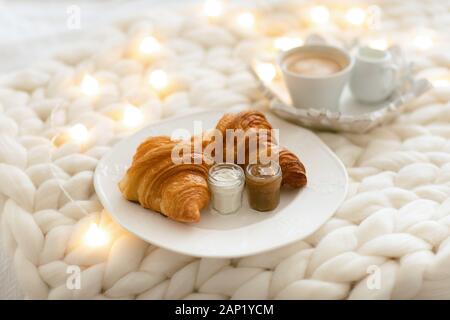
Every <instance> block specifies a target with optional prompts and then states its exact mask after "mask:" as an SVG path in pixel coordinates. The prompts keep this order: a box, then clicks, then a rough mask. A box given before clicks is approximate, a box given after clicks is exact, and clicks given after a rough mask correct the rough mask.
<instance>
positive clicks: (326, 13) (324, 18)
mask: <svg viewBox="0 0 450 320" xmlns="http://www.w3.org/2000/svg"><path fill="white" fill-rule="evenodd" d="M309 16H310V18H311V21H312V22H313V23H315V24H318V25H323V24H327V23H328V21H330V10H328V8H327V7H325V6H315V7H312V8H311V10H310V11H309Z"/></svg>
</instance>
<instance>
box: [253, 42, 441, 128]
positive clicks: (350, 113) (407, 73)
mask: <svg viewBox="0 0 450 320" xmlns="http://www.w3.org/2000/svg"><path fill="white" fill-rule="evenodd" d="M392 51H393V53H394V54H397V55H399V54H398V53H395V51H396V48H393V49H392ZM255 65H257V62H255V63H254V64H253V65H252V67H253V68H251V71H252V72H253V74H254V75H255V77H256V78H257V79H258V80H259V83H260V87H261V89H262V91H263V92H264V94H265V95H266V97H267V98H268V99H269V100H270V108H271V110H272V111H273V112H274V113H275V114H277V115H278V116H280V117H282V118H284V119H286V120H288V121H290V122H294V123H297V124H300V125H302V126H305V127H309V128H313V129H322V130H332V131H345V132H356V133H363V132H367V131H369V130H371V129H373V128H375V127H376V126H379V125H381V124H383V123H387V122H389V121H391V120H392V119H394V118H395V117H396V116H397V115H399V114H400V113H401V112H402V109H403V107H404V106H405V105H406V104H407V103H408V102H410V101H411V100H413V99H414V98H417V97H419V96H420V95H422V94H424V93H425V92H427V91H428V90H429V89H430V88H431V87H432V86H431V83H430V82H429V81H428V80H426V79H417V78H414V76H413V75H412V72H411V65H410V64H407V63H406V62H404V63H403V65H404V68H403V75H402V77H401V81H400V83H399V85H398V87H397V89H396V90H395V92H394V93H393V94H392V95H391V96H390V97H389V98H388V99H387V100H385V101H382V102H380V103H376V104H365V103H362V102H359V101H358V100H356V99H354V98H353V96H352V94H351V92H350V89H349V88H348V86H346V88H345V89H344V91H343V93H342V96H341V99H340V102H339V104H340V105H339V110H338V111H337V112H332V111H328V110H319V109H315V108H313V106H310V107H309V108H306V107H303V108H302V107H294V106H293V104H292V101H291V98H290V96H289V92H288V89H287V87H286V85H285V83H284V81H283V80H282V79H281V77H277V78H276V79H275V80H274V81H272V82H264V81H263V80H262V79H260V78H259V75H258V73H257V72H256V70H254V66H255Z"/></svg>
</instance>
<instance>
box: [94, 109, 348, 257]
mask: <svg viewBox="0 0 450 320" xmlns="http://www.w3.org/2000/svg"><path fill="white" fill-rule="evenodd" d="M222 114H223V112H218V111H208V112H202V113H197V114H191V115H188V116H185V117H179V118H173V119H170V120H166V121H163V122H160V123H157V124H153V125H151V126H149V127H147V128H144V129H142V130H141V131H139V132H137V133H136V134H134V135H132V136H131V137H129V138H126V139H124V140H123V141H121V142H119V143H118V144H117V145H116V146H115V147H114V148H113V149H112V150H111V151H110V152H109V153H108V154H107V155H106V156H105V157H104V158H103V159H101V161H100V162H99V164H98V166H97V168H96V170H95V175H94V184H95V190H96V192H97V194H98V196H99V199H100V201H101V202H102V204H103V206H104V207H105V208H106V210H108V211H109V212H110V214H111V215H112V217H113V218H114V220H115V221H116V222H118V223H119V224H121V225H122V226H123V227H124V228H125V229H127V230H129V231H130V232H132V233H134V234H136V235H137V236H139V237H140V238H142V239H144V240H146V241H148V242H150V243H152V244H155V245H157V246H160V247H163V248H166V249H169V250H172V251H176V252H179V253H183V254H187V255H191V256H198V257H216V258H225V257H227V258H228V257H240V256H246V255H251V254H256V253H261V252H264V251H267V250H271V249H275V248H278V247H281V246H283V245H287V244H289V243H292V242H294V241H297V240H300V239H302V238H305V237H307V236H308V235H310V234H311V233H313V232H314V231H316V230H317V229H318V228H319V227H320V226H321V225H322V224H323V223H325V222H326V221H327V220H328V219H329V218H330V217H331V216H332V215H333V213H334V212H335V210H336V209H337V208H338V206H339V205H340V204H341V203H342V201H343V200H344V197H345V195H346V192H347V184H348V181H347V180H348V178H347V173H346V170H345V168H344V166H343V165H342V163H341V162H340V160H339V159H338V158H337V157H336V156H335V155H334V153H333V152H332V151H331V150H330V149H329V148H328V147H327V146H326V145H325V144H324V143H323V142H322V141H321V140H320V139H319V138H318V137H317V136H316V135H315V134H313V133H312V132H310V131H309V130H306V129H302V128H299V127H297V126H295V125H293V124H290V123H288V122H286V121H284V120H282V119H279V118H276V117H273V116H270V115H269V116H268V118H269V120H270V122H271V124H272V125H273V127H274V128H279V129H280V142H281V144H282V145H284V146H286V147H288V148H289V149H290V150H291V151H292V152H294V153H296V154H297V155H298V156H299V157H300V158H301V160H302V162H303V163H304V165H305V167H306V170H307V177H308V185H307V186H306V187H305V188H303V189H300V190H292V189H284V188H283V190H282V195H281V201H280V205H279V206H278V208H277V209H276V210H274V211H273V212H269V213H261V212H257V211H254V210H252V209H250V208H249V206H248V203H247V197H246V194H245V196H244V200H243V207H242V208H241V209H240V211H239V212H238V213H236V214H234V215H230V216H221V215H218V214H214V213H212V212H211V210H210V209H209V208H206V209H204V210H203V211H202V216H201V221H200V222H199V223H195V224H184V223H179V222H176V221H172V220H170V219H168V218H165V217H163V216H162V215H160V214H155V213H154V212H151V211H150V210H147V209H144V208H142V207H140V206H139V205H138V204H135V203H132V202H129V201H127V200H125V199H124V198H123V197H122V194H121V193H120V191H119V188H118V186H117V183H118V182H119V181H120V180H121V178H122V177H123V175H124V173H125V171H126V168H127V167H128V166H129V165H130V163H131V159H132V156H133V154H134V152H135V150H136V148H137V146H138V145H139V144H140V143H141V142H143V141H144V140H145V139H146V138H147V137H149V136H152V135H169V136H170V135H171V134H172V132H173V130H175V129H179V128H184V129H187V130H189V131H190V132H191V133H192V132H193V127H194V125H193V123H194V121H202V126H203V130H207V129H210V128H213V127H214V126H215V124H216V123H217V121H218V120H219V118H220V117H221V116H222Z"/></svg>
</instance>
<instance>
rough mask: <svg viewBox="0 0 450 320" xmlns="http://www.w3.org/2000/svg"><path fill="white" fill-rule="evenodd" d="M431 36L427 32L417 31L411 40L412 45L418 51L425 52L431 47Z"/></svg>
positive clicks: (430, 33) (429, 32)
mask: <svg viewBox="0 0 450 320" xmlns="http://www.w3.org/2000/svg"><path fill="white" fill-rule="evenodd" d="M433 43H434V41H433V34H432V32H431V31H429V30H419V31H418V32H417V33H416V35H415V36H414V38H413V40H412V44H413V45H414V47H416V48H417V49H419V50H427V49H430V48H431V47H432V46H433Z"/></svg>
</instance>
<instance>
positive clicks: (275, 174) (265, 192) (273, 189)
mask: <svg viewBox="0 0 450 320" xmlns="http://www.w3.org/2000/svg"><path fill="white" fill-rule="evenodd" d="M281 179H282V176H281V168H280V166H279V165H278V164H277V163H276V162H274V161H271V162H269V163H267V164H249V165H248V166H247V169H246V170H245V181H246V184H247V192H248V200H249V204H250V207H251V208H253V209H255V210H257V211H271V210H274V209H275V208H276V207H277V206H278V204H279V203H280V188H281Z"/></svg>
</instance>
